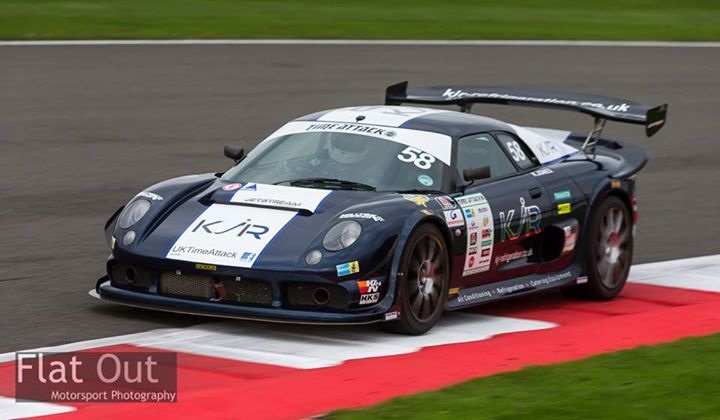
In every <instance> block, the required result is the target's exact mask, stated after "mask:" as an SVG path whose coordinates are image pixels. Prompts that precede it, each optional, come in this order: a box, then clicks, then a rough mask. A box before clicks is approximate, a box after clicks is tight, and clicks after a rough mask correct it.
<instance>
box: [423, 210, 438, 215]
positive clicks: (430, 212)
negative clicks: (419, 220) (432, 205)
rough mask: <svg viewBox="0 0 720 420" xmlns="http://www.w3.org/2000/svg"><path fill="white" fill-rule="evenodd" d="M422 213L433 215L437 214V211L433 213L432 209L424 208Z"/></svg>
mask: <svg viewBox="0 0 720 420" xmlns="http://www.w3.org/2000/svg"><path fill="white" fill-rule="evenodd" d="M420 213H422V214H424V215H425V216H432V215H434V214H435V213H433V212H432V211H430V210H428V209H422V210H420Z"/></svg>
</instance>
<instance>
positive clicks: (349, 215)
mask: <svg viewBox="0 0 720 420" xmlns="http://www.w3.org/2000/svg"><path fill="white" fill-rule="evenodd" d="M338 218H339V219H368V220H372V221H373V222H384V221H385V219H384V218H382V216H378V215H377V214H374V213H344V214H341V215H340V216H338Z"/></svg>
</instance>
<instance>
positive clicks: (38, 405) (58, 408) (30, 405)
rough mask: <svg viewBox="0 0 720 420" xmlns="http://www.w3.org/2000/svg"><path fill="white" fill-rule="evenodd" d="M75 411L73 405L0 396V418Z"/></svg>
mask: <svg viewBox="0 0 720 420" xmlns="http://www.w3.org/2000/svg"><path fill="white" fill-rule="evenodd" d="M70 411H75V408H74V407H69V406H66V405H58V404H50V403H44V402H24V401H23V402H17V401H15V398H8V397H2V396H0V419H22V418H26V417H37V416H50V415H53V414H62V413H68V412H70Z"/></svg>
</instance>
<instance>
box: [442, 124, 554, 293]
mask: <svg viewBox="0 0 720 420" xmlns="http://www.w3.org/2000/svg"><path fill="white" fill-rule="evenodd" d="M500 138H502V139H503V140H500ZM457 147H458V150H457V152H458V155H457V156H458V158H457V165H456V166H457V168H458V170H459V173H460V174H462V173H463V170H464V169H472V168H477V167H482V166H489V168H490V178H488V179H485V180H479V181H475V182H473V183H472V184H470V185H469V186H467V188H465V191H464V192H463V194H462V195H460V196H458V197H456V201H457V202H458V203H459V204H460V206H461V207H462V211H463V216H464V217H465V223H466V226H467V248H466V255H465V265H464V267H463V273H462V282H461V284H462V285H461V287H471V286H476V285H480V284H486V283H492V282H497V281H502V280H506V279H509V278H512V277H518V276H523V275H528V274H533V273H535V272H537V271H538V269H539V266H540V258H539V251H540V244H541V235H540V234H541V232H542V230H543V227H544V225H543V216H544V215H545V214H548V212H549V211H550V205H551V200H550V199H549V197H548V194H547V192H546V190H545V189H544V187H543V185H542V184H541V183H540V182H539V181H538V180H537V177H536V176H534V175H533V173H532V168H533V167H534V166H536V163H535V162H534V161H533V156H532V155H531V153H530V151H529V150H528V149H527V147H525V146H524V145H523V144H522V143H521V142H520V141H519V139H516V138H514V137H510V138H506V137H501V136H498V135H497V134H491V133H481V134H475V135H471V136H467V137H464V138H461V139H459V140H458V146H457Z"/></svg>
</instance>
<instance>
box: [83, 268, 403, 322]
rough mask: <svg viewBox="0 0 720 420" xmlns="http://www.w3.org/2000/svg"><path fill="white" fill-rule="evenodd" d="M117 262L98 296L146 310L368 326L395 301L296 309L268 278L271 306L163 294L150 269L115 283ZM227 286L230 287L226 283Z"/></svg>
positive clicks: (386, 299)
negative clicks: (132, 280) (128, 280)
mask: <svg viewBox="0 0 720 420" xmlns="http://www.w3.org/2000/svg"><path fill="white" fill-rule="evenodd" d="M117 263H119V262H118V261H117V260H110V261H109V264H108V272H109V274H110V275H113V273H114V275H115V277H114V278H115V279H116V280H111V278H110V276H109V275H106V276H104V277H102V278H101V279H99V280H98V282H97V284H96V286H95V290H96V292H97V295H98V297H100V298H101V299H103V300H107V301H110V302H114V303H119V304H124V305H128V306H134V307H141V308H146V309H154V310H161V311H168V312H176V313H186V314H193V315H205V316H213V317H223V318H236V319H253V320H263V321H274V322H287V323H308V324H367V323H374V322H379V321H382V320H383V318H384V314H385V313H386V312H388V310H389V309H390V307H391V306H392V302H393V296H392V295H393V293H384V295H385V296H384V298H383V299H381V300H380V301H379V302H378V303H377V304H374V305H372V306H368V307H358V306H357V304H350V305H346V307H345V308H340V307H335V308H331V307H329V306H332V305H328V307H325V308H314V307H309V306H303V305H302V304H297V302H295V303H296V305H295V306H293V305H292V303H293V302H292V299H290V298H289V296H288V293H287V290H288V287H289V286H288V283H284V282H281V281H278V280H275V279H272V280H270V279H267V278H266V279H265V280H266V281H267V284H268V285H272V290H273V292H272V296H273V297H272V304H270V302H268V301H265V305H258V304H254V305H253V304H247V305H246V304H242V303H237V302H230V301H228V300H218V299H213V298H210V297H208V298H198V297H187V296H178V295H173V294H168V293H164V292H163V291H162V287H161V286H160V283H159V282H160V280H158V278H157V277H156V276H157V275H158V273H151V272H150V271H148V270H139V272H140V273H143V275H138V279H136V282H135V284H134V285H132V286H130V285H128V284H126V283H124V284H123V285H117V284H115V281H118V279H117V278H118V277H120V276H121V274H119V273H118V271H117V270H114V269H113V264H117ZM120 264H122V263H120ZM124 267H126V265H124V264H123V265H121V267H120V268H124ZM121 271H122V270H121ZM283 277H285V276H283ZM142 282H144V286H143V287H137V285H138V284H140V283H142ZM352 283H354V282H352ZM225 284H226V285H227V283H225ZM291 284H292V283H291ZM307 285H316V286H327V287H330V285H329V284H327V283H305V286H307ZM336 288H337V287H336ZM343 290H344V289H343ZM283 291H285V292H283Z"/></svg>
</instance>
